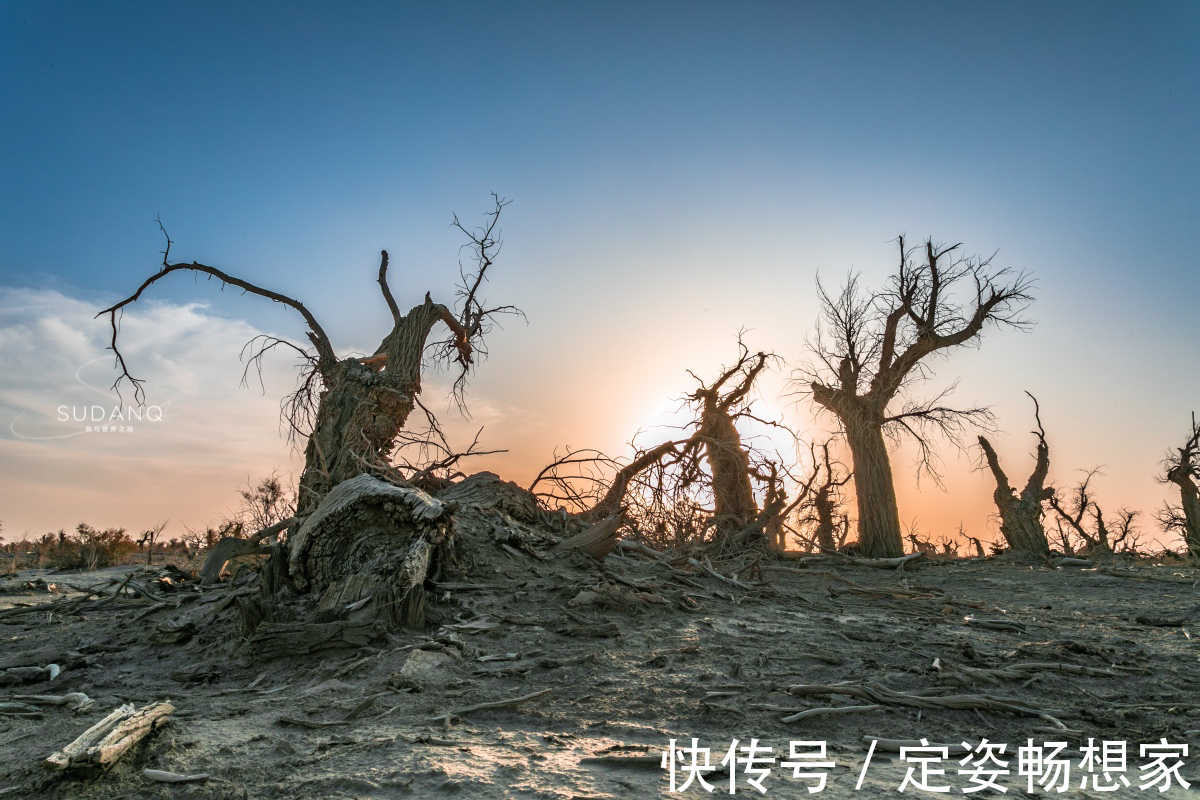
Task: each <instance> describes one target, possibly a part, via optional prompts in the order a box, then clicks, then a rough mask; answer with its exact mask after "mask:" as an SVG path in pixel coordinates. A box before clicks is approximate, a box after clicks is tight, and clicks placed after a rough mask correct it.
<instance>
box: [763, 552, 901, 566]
mask: <svg viewBox="0 0 1200 800" xmlns="http://www.w3.org/2000/svg"><path fill="white" fill-rule="evenodd" d="M777 555H778V556H779V557H780V558H787V559H792V560H795V561H798V562H800V563H801V564H830V563H832V564H845V565H847V566H855V567H874V568H875V569H901V568H903V567H906V566H908V565H909V564H912V563H913V562H914V561H920V560H921V559H922V558H924V557H925V554H924V553H923V552H918V553H909V554H908V555H906V556H898V557H896V558H859V557H857V556H848V555H846V554H845V553H825V554H822V555H815V556H814V555H809V554H807V553H789V552H783V553H777ZM764 568H765V566H764Z"/></svg>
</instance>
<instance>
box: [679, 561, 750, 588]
mask: <svg viewBox="0 0 1200 800" xmlns="http://www.w3.org/2000/svg"><path fill="white" fill-rule="evenodd" d="M688 563H689V564H691V565H692V566H693V567H696V568H697V569H699V570H700V571H701V572H704V573H705V574H707V575H708V576H709V577H712V578H716V579H717V580H719V581H721V582H722V583H726V584H729V585H730V586H732V587H734V588H735V589H740V590H742V591H743V592H749V591H752V590H753V588H754V587H752V586H749V585H747V584H745V583H742V582H741V581H739V580H737V579H735V578H730V577H728V576H725V575H722V574H721V573H719V572H717V571H716V570H715V569H713V568H712V567H710V566H709V565H708V564H705V563H703V562H700V561H697V560H696V559H694V558H689V559H688Z"/></svg>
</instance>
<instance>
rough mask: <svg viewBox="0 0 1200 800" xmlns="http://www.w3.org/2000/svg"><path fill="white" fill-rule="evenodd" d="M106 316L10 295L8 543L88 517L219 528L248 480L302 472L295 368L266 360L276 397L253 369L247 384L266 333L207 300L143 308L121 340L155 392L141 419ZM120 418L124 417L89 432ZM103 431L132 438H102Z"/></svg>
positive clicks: (57, 301) (50, 296) (86, 303)
mask: <svg viewBox="0 0 1200 800" xmlns="http://www.w3.org/2000/svg"><path fill="white" fill-rule="evenodd" d="M101 307H103V304H102V303H101V302H99V300H88V299H81V298H75V297H69V296H67V295H64V294H62V293H60V292H57V291H51V290H33V289H12V288H0V374H3V375H5V376H6V377H5V381H4V384H3V388H2V389H0V424H2V428H0V485H2V486H3V487H4V490H3V495H2V496H0V520H2V521H3V523H4V527H5V529H6V530H7V531H8V532H9V535H12V534H14V533H15V534H17V535H20V534H21V533H22V532H24V531H25V530H29V531H30V532H41V531H44V530H48V529H55V528H58V527H70V526H73V525H74V524H75V523H77V522H79V521H81V520H87V521H89V522H92V523H93V524H103V525H122V526H127V527H130V528H138V527H141V526H145V525H149V524H151V523H153V522H154V521H156V520H160V519H163V518H167V517H170V518H171V519H172V520H174V521H175V522H174V523H173V524H172V526H171V529H173V530H176V531H178V530H180V527H179V526H180V524H181V523H188V524H198V523H200V522H203V521H206V520H211V519H214V518H216V517H219V516H220V515H221V514H222V513H224V512H225V511H226V510H227V509H228V508H229V507H230V505H231V504H232V501H233V499H235V495H234V489H235V488H236V487H237V486H239V485H241V484H242V483H243V482H244V481H245V480H246V479H247V478H255V477H257V476H260V475H262V474H265V473H267V472H269V471H270V470H271V469H272V468H273V467H275V466H280V467H283V468H285V469H291V468H293V467H294V465H293V462H292V458H293V457H292V454H290V453H289V451H288V449H287V446H286V444H285V442H284V441H283V439H282V438H281V437H280V436H279V427H278V415H279V398H280V397H281V396H282V395H283V394H285V393H286V392H287V391H288V390H290V388H291V387H292V385H293V383H294V377H295V374H294V370H293V366H292V364H291V363H290V362H289V360H288V359H287V358H286V356H283V355H282V354H280V355H279V356H277V357H276V358H274V359H267V361H266V364H265V365H264V370H263V383H264V385H265V389H260V387H259V385H258V379H257V376H256V375H255V374H253V372H252V375H251V379H250V381H249V384H250V385H249V387H241V386H240V382H241V378H242V369H243V365H242V364H241V363H240V362H239V355H240V353H241V351H242V347H243V345H244V344H245V343H246V342H247V341H248V340H249V339H251V338H252V337H254V336H256V335H258V334H260V333H263V331H259V330H257V329H256V328H254V327H253V326H252V325H250V324H247V323H246V322H243V321H240V320H231V319H226V318H223V317H220V316H218V315H216V314H215V313H213V312H212V311H211V310H210V309H209V308H208V307H207V306H206V305H204V304H201V303H189V304H183V305H180V304H172V303H165V302H154V301H151V302H146V303H144V304H142V303H139V305H138V307H136V308H135V309H133V310H132V311H130V312H129V313H126V314H125V315H124V316H123V318H122V320H121V333H120V343H121V350H122V353H123V355H124V356H125V359H126V362H127V364H128V365H129V368H130V371H131V372H132V373H133V374H134V375H136V376H137V377H139V378H143V379H145V381H146V383H145V390H146V404H147V407H146V408H143V409H141V410H140V412H141V417H142V420H141V421H137V420H136V418H131V417H130V410H131V405H130V404H131V401H132V392H131V391H130V389H129V387H125V388H124V389H123V391H122V394H123V395H124V398H123V400H122V398H121V397H119V396H118V395H117V393H116V392H114V391H113V390H112V389H111V388H110V387H111V385H112V383H113V380H114V379H115V378H116V376H117V372H116V370H115V369H114V365H113V357H112V353H111V352H109V351H107V350H106V348H107V346H108V340H109V336H110V335H111V331H110V329H109V327H108V323H107V319H104V318H102V319H95V318H94V315H95V313H96V311H97V310H98V309H99V308H101ZM155 409H161V410H162V414H161V419H160V420H155V419H153V418H155V417H158V414H157V413H156V411H155ZM114 413H115V414H117V415H119V416H120V419H112V420H111V421H110V420H107V419H106V420H105V421H104V422H97V423H92V422H91V421H90V420H91V418H92V417H94V416H106V417H112V416H113V415H114ZM64 416H65V417H66V419H65V420H64V419H63V418H64ZM81 416H86V417H88V418H89V421H88V422H87V423H84V422H78V421H76V419H77V418H78V417H81ZM86 424H92V425H93V431H92V432H87V431H86V430H85V425H86ZM105 424H107V425H109V427H110V428H112V427H114V426H115V427H120V426H121V425H124V426H125V427H126V428H129V427H132V430H126V431H124V432H112V431H111V430H110V432H107V433H105V432H96V431H95V425H100V426H103V425H105Z"/></svg>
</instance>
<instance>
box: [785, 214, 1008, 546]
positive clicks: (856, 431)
mask: <svg viewBox="0 0 1200 800" xmlns="http://www.w3.org/2000/svg"><path fill="white" fill-rule="evenodd" d="M959 247H960V245H957V244H956V245H952V246H948V247H946V246H939V245H935V244H934V243H933V241H932V240H927V241H926V242H925V245H924V247H922V248H911V249H910V248H909V247H908V246H907V245H906V243H905V240H904V237H900V238H899V252H900V260H899V265H898V267H897V271H896V274H895V275H894V276H893V277H892V279H891V281H890V283H889V285H888V286H887V287H886V288H885V289H884V290H882V291H878V292H868V291H866V290H864V289H862V288H861V287H860V286H859V283H858V278H857V276H856V275H851V277H850V278H849V279H848V280H847V282H846V284H845V285H844V286H843V288H842V290H841V292H840V293H839V294H838V295H837V296H832V295H830V294H828V293H826V292H825V290H824V288H823V287H821V285H820V283H819V282H818V291H819V293H820V299H821V318H820V320H819V322H818V327H817V333H816V336H815V338H814V340H813V341H812V342H811V350H812V352H813V360H812V361H811V362H810V363H809V365H808V366H806V367H805V368H803V369H802V370H801V372H800V375H799V380H800V382H801V384H802V386H803V389H802V392H803V393H805V394H811V396H812V399H813V400H814V401H815V402H816V403H817V404H818V405H819V406H820V407H821V408H823V409H825V410H828V411H830V412H832V413H833V414H834V416H835V417H836V418H837V420H838V422H839V425H840V428H841V431H842V433H843V434H844V435H845V438H846V443H847V444H848V445H849V448H850V453H851V457H852V459H853V462H854V463H853V465H852V466H853V470H854V488H855V495H856V496H857V502H858V548H859V551H860V552H861V554H862V555H864V556H869V557H883V558H891V557H897V556H900V555H902V554H903V541H902V538H901V535H902V532H901V527H900V514H899V510H898V508H897V504H896V491H895V486H894V483H893V476H892V468H891V462H890V459H889V456H888V448H887V444H886V442H885V438H884V435H885V433H886V434H889V435H891V436H893V437H900V436H902V435H905V434H907V435H911V436H912V437H913V438H914V439H915V440H916V442H917V445H918V447H919V449H920V464H919V467H918V470H919V472H920V471H924V472H927V473H928V474H930V475H932V476H933V477H934V478H935V479H936V478H937V477H938V474H937V471H936V456H935V453H934V450H933V442H932V441H931V437H932V436H933V435H934V434H941V435H943V436H945V437H947V438H949V439H950V440H951V441H952V442H955V443H957V442H960V441H961V437H962V435H963V434H964V432H965V430H966V427H967V426H968V425H971V424H980V423H987V422H988V421H989V420H990V413H989V412H988V411H987V409H984V408H973V409H955V408H950V407H948V406H946V405H944V404H943V401H944V399H945V397H946V395H947V394H948V393H949V391H948V390H947V391H943V392H941V393H940V394H938V395H936V396H935V397H933V398H929V399H925V400H913V399H911V398H909V397H908V393H907V391H906V390H907V389H909V388H910V386H911V384H912V383H914V382H916V381H918V380H920V379H923V378H926V377H929V375H930V368H929V366H928V362H929V361H930V360H931V357H932V356H934V355H937V354H944V353H946V352H947V351H949V350H952V349H953V348H956V347H961V346H963V345H967V344H971V343H974V342H975V341H976V340H977V339H978V338H979V336H980V335H981V334H982V332H983V329H984V327H985V326H986V325H988V324H989V323H991V324H994V325H999V326H1009V327H1018V328H1019V327H1023V326H1025V325H1027V324H1028V323H1027V322H1026V321H1025V320H1023V319H1022V317H1021V311H1022V310H1023V309H1024V308H1025V307H1026V306H1027V305H1028V303H1029V302H1030V300H1031V295H1030V288H1031V280H1030V278H1029V277H1028V276H1026V275H1025V274H1023V273H1022V274H1017V275H1013V274H1011V273H1010V271H1009V270H1007V269H995V268H993V267H992V265H991V258H978V257H968V256H960V255H958V253H957V250H958V248H959ZM918 250H920V251H922V252H923V254H924V259H923V260H922V261H917V260H914V255H915V254H916V253H917V252H918ZM897 398H899V399H901V400H903V401H904V402H903V405H902V406H901V407H900V408H899V409H895V408H893V404H894V402H895V401H897Z"/></svg>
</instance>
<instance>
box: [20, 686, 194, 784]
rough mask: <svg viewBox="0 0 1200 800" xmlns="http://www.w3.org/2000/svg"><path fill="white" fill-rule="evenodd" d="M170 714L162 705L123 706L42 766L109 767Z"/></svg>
mask: <svg viewBox="0 0 1200 800" xmlns="http://www.w3.org/2000/svg"><path fill="white" fill-rule="evenodd" d="M174 710H175V706H173V705H171V704H170V703H169V702H165V701H164V702H160V703H151V704H150V705H148V706H144V707H143V708H140V709H139V708H134V706H133V705H132V704H126V705H123V706H121V707H120V708H118V709H116V710H115V711H113V712H112V713H111V714H109V715H108V716H107V717H105V718H104V719H102V720H100V721H99V722H97V723H96V724H95V725H93V726H92V727H90V728H88V729H87V730H86V731H84V732H83V733H82V734H80V736H79V737H78V738H77V739H75V741H73V742H71V743H70V744H68V745H67V746H66V747H64V748H63V749H62V750H59V751H58V752H56V753H52V754H51V755H49V756H47V758H46V760H45V761H44V762H43V763H44V764H45V765H46V766H47V767H49V768H51V769H69V768H74V767H109V766H111V765H112V764H114V763H116V761H117V760H118V759H119V758H120V757H121V756H123V755H124V754H125V753H126V752H127V751H128V750H129V748H131V747H133V746H134V745H135V744H137V743H138V742H140V741H141V740H142V739H143V738H145V737H146V736H147V735H148V734H149V733H150V732H151V731H153V730H154V729H155V728H157V727H159V726H160V725H162V724H163V723H164V722H165V721H166V718H167V717H168V716H169V715H170V714H171V712H173V711H174Z"/></svg>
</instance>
